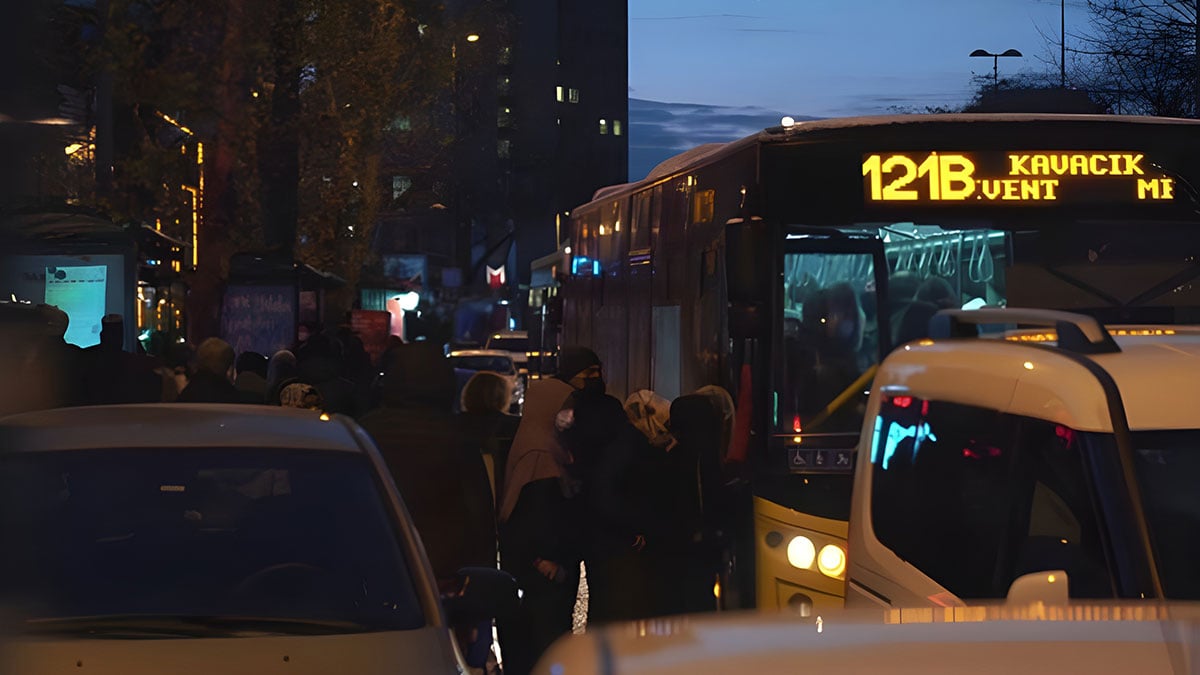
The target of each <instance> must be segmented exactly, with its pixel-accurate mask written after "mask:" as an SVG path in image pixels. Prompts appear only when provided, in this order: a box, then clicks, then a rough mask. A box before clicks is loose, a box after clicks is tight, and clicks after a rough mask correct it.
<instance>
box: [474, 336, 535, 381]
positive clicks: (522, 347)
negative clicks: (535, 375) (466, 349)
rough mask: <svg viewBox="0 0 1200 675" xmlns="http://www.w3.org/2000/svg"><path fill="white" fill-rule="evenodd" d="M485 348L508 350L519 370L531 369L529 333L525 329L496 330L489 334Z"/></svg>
mask: <svg viewBox="0 0 1200 675" xmlns="http://www.w3.org/2000/svg"><path fill="white" fill-rule="evenodd" d="M484 349H489V350H499V351H504V352H508V353H509V354H510V355H511V356H512V360H513V363H515V364H517V370H518V371H521V370H526V371H527V370H528V369H529V334H528V333H527V332H525V331H523V330H502V331H496V332H495V333H492V334H491V335H489V336H488V339H487V344H485V345H484Z"/></svg>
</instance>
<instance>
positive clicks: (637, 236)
mask: <svg viewBox="0 0 1200 675" xmlns="http://www.w3.org/2000/svg"><path fill="white" fill-rule="evenodd" d="M652 207H653V199H652V193H651V192H650V191H649V190H646V191H643V192H639V193H637V194H636V195H634V197H633V211H634V215H633V223H632V224H631V227H630V231H629V233H630V239H629V250H630V252H633V251H645V250H647V249H649V248H650V231H651V227H652V226H651V218H652Z"/></svg>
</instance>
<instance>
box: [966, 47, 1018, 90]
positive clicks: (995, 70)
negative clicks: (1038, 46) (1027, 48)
mask: <svg viewBox="0 0 1200 675" xmlns="http://www.w3.org/2000/svg"><path fill="white" fill-rule="evenodd" d="M971 56H990V57H992V89H999V88H1000V57H1001V56H1024V54H1022V53H1021V52H1019V51H1017V50H1015V49H1008V50H1005V51H1003V52H1001V53H999V54H993V53H991V52H989V51H987V50H985V49H976V50H975V51H973V52H971Z"/></svg>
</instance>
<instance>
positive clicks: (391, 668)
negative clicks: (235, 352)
mask: <svg viewBox="0 0 1200 675" xmlns="http://www.w3.org/2000/svg"><path fill="white" fill-rule="evenodd" d="M0 541H2V542H3V549H4V553H3V555H0V603H3V605H4V606H3V607H0V620H3V621H5V625H0V635H3V634H6V633H7V634H8V638H9V640H8V644H7V645H0V672H3V673H22V674H28V675H38V674H40V673H61V672H64V671H67V670H70V671H71V672H79V673H122V674H129V675H132V674H139V673H184V672H187V673H214V674H215V673H221V674H234V673H247V674H248V673H288V674H289V675H295V674H297V673H331V672H339V673H355V674H356V675H361V674H366V673H380V674H382V673H400V672H408V673H447V674H450V673H463V672H464V671H465V669H466V665H465V663H464V661H463V658H462V656H461V652H460V650H459V648H458V646H457V644H456V640H455V639H454V637H453V636H452V630H451V623H452V618H451V617H455V619H454V624H455V625H459V624H460V623H461V624H463V625H478V622H479V621H481V620H484V619H486V617H487V616H488V612H487V611H485V609H484V607H485V606H486V605H489V604H493V605H498V604H503V603H506V602H512V603H515V602H516V590H515V584H514V583H513V582H512V580H511V578H509V577H507V575H504V574H503V573H502V572H500V571H499V570H491V569H471V570H465V571H464V575H465V577H466V578H465V580H464V584H463V587H462V591H461V593H459V594H458V595H456V596H453V597H451V598H449V599H446V598H441V597H439V593H438V591H437V586H436V584H435V582H434V578H433V573H432V570H431V568H430V566H429V563H428V561H427V559H426V556H425V553H424V550H423V548H422V545H421V541H420V538H419V537H418V536H417V533H416V531H415V529H414V527H413V524H412V521H411V519H410V518H409V516H408V514H407V512H406V510H405V507H404V504H403V502H402V500H401V496H400V495H399V494H398V493H397V490H396V488H395V485H394V483H393V482H392V479H391V477H390V475H389V473H388V471H387V469H386V467H385V465H384V461H383V459H382V458H381V456H380V454H379V452H378V451H377V450H376V448H375V447H374V445H373V444H372V442H371V440H370V438H369V437H368V436H367V435H366V434H365V433H364V432H363V430H362V429H361V428H359V427H358V426H357V425H356V424H355V423H354V422H353V421H351V420H350V419H348V418H344V417H341V416H332V417H331V416H329V415H325V414H320V413H316V412H311V411H301V410H293V409H288V408H269V407H265V406H261V407H253V406H224V405H200V404H194V405H166V404H155V405H134V406H100V407H86V408H66V409H58V410H50V411H44V412H33V413H25V414H21V415H15V416H10V417H7V418H3V419H0ZM496 609H500V608H499V607H496Z"/></svg>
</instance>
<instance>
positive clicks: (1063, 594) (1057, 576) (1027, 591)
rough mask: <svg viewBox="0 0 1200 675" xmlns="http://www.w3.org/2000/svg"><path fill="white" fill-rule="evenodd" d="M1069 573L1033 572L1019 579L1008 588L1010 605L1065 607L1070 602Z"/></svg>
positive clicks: (1060, 571) (1061, 571) (1055, 571)
mask: <svg viewBox="0 0 1200 675" xmlns="http://www.w3.org/2000/svg"><path fill="white" fill-rule="evenodd" d="M1070 598H1071V594H1070V588H1069V584H1068V582H1067V573H1066V572H1064V571H1063V570H1049V571H1046V572H1032V573H1030V574H1023V575H1021V576H1019V577H1017V578H1016V579H1015V580H1014V581H1013V582H1012V585H1011V586H1009V587H1008V597H1007V598H1006V600H1005V601H1006V602H1007V604H1009V605H1034V604H1037V603H1039V602H1040V603H1043V604H1046V605H1065V604H1067V602H1068V601H1069V600H1070Z"/></svg>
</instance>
